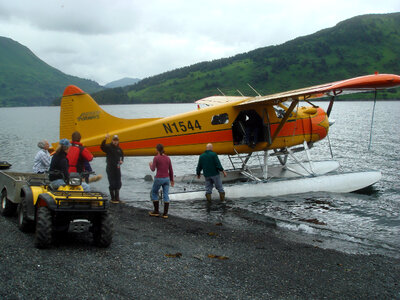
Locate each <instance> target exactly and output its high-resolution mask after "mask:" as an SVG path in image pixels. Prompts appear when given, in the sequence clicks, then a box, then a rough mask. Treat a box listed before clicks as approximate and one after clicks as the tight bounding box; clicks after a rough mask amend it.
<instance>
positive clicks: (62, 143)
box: [60, 139, 71, 146]
mask: <svg viewBox="0 0 400 300" xmlns="http://www.w3.org/2000/svg"><path fill="white" fill-rule="evenodd" d="M60 145H62V146H71V143H70V142H69V141H68V140H67V139H61V140H60Z"/></svg>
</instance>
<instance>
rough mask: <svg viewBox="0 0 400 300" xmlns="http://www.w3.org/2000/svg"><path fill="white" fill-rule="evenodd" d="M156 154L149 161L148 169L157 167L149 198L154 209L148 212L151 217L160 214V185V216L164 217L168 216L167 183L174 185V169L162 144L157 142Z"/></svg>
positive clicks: (153, 169)
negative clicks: (162, 201)
mask: <svg viewBox="0 0 400 300" xmlns="http://www.w3.org/2000/svg"><path fill="white" fill-rule="evenodd" d="M156 149H157V155H156V156H154V158H153V161H152V162H149V167H150V170H152V171H153V172H154V171H155V170H156V169H157V173H156V177H155V178H154V183H153V187H152V189H151V193H150V196H151V200H152V201H153V205H154V210H153V211H150V212H149V215H150V216H151V217H158V216H160V212H159V210H158V209H159V202H158V191H159V190H160V188H161V187H162V191H163V200H164V213H163V215H162V216H161V217H162V218H164V219H167V218H168V208H169V196H168V193H169V185H170V184H171V186H174V171H173V170H172V164H171V159H170V158H169V157H168V156H167V155H166V154H165V153H164V146H163V145H161V144H158V145H157V147H156Z"/></svg>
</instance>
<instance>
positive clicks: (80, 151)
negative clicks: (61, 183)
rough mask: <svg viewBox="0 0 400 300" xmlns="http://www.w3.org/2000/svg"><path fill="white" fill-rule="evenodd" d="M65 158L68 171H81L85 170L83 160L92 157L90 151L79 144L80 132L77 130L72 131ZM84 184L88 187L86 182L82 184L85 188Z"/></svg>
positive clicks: (89, 159)
mask: <svg viewBox="0 0 400 300" xmlns="http://www.w3.org/2000/svg"><path fill="white" fill-rule="evenodd" d="M67 159H68V163H69V169H68V172H69V173H72V172H78V173H81V172H83V171H85V161H88V162H89V161H91V160H92V159H93V155H92V153H90V151H89V150H88V149H86V148H85V147H83V145H82V144H81V134H80V133H79V132H78V131H75V132H74V133H72V141H71V147H70V148H69V150H68V154H67ZM86 185H87V187H89V185H88V184H85V185H84V184H82V187H83V188H84V189H85V190H86V188H85V187H86ZM89 189H90V188H89Z"/></svg>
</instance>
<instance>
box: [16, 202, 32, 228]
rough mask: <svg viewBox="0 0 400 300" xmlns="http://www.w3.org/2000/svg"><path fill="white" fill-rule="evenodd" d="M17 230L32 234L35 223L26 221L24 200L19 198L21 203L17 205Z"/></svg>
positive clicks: (26, 210) (26, 209)
mask: <svg viewBox="0 0 400 300" xmlns="http://www.w3.org/2000/svg"><path fill="white" fill-rule="evenodd" d="M17 214H18V228H19V229H20V230H21V231H22V232H33V231H35V223H34V222H33V221H31V220H29V219H28V208H27V203H26V198H25V197H23V198H21V202H20V203H19V204H18V209H17Z"/></svg>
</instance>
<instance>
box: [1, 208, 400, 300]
mask: <svg viewBox="0 0 400 300" xmlns="http://www.w3.org/2000/svg"><path fill="white" fill-rule="evenodd" d="M170 210H171V211H170V213H171V215H170V217H169V219H162V218H154V217H149V216H148V214H147V211H145V210H142V209H138V208H134V207H131V206H128V205H124V204H121V205H113V207H112V208H111V212H112V216H113V220H114V230H115V234H114V240H113V243H112V245H111V246H110V247H109V248H106V249H102V248H97V247H95V246H93V245H92V239H91V235H90V234H86V233H83V234H72V233H69V234H67V235H64V236H62V237H59V239H58V240H57V241H56V244H55V245H54V246H53V247H51V248H50V249H46V250H38V249H36V248H34V235H33V234H25V233H22V232H20V231H19V230H18V228H17V221H16V218H15V217H14V218H5V217H2V216H1V217H0V227H1V229H0V237H1V242H0V249H1V250H0V260H1V267H0V276H1V280H0V298H1V299H155V298H159V299H323V298H326V299H400V283H399V282H400V260H399V259H394V258H390V257H385V256H380V255H351V254H345V253H341V252H337V251H333V250H324V249H321V248H318V247H315V246H311V245H307V244H301V243H295V242H291V241H287V240H283V239H280V238H279V237H276V236H275V235H273V234H270V233H268V230H266V231H264V232H263V231H254V232H253V231H250V230H248V229H240V228H229V226H227V225H225V224H220V223H217V224H208V223H205V222H199V221H192V220H188V219H183V218H179V217H177V216H174V212H173V204H171V209H170Z"/></svg>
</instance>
